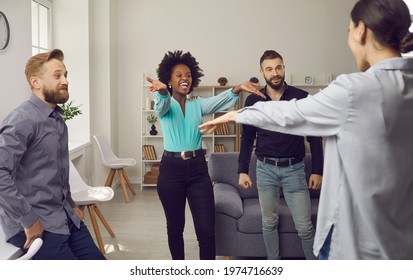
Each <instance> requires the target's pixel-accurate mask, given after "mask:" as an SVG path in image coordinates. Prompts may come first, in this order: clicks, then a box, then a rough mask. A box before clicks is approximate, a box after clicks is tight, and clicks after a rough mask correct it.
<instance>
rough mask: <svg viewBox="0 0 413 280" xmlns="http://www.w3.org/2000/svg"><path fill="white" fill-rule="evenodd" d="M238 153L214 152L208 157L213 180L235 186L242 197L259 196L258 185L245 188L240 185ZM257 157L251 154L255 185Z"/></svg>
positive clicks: (252, 175) (254, 183) (251, 173)
mask: <svg viewBox="0 0 413 280" xmlns="http://www.w3.org/2000/svg"><path fill="white" fill-rule="evenodd" d="M238 155H239V153H237V152H228V153H213V154H211V155H210V156H209V159H208V170H209V175H210V176H211V180H212V181H213V182H220V183H226V184H229V185H232V186H234V188H236V189H237V190H238V192H239V195H240V196H241V198H254V197H258V190H257V188H256V187H252V188H248V189H244V188H242V187H240V186H239V185H238V178H239V175H238ZM256 162H257V160H256V157H255V155H252V156H251V163H250V170H251V171H254V172H250V177H251V181H252V182H253V186H256V176H255V168H256Z"/></svg>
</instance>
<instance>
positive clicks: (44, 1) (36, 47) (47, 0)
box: [31, 0, 53, 55]
mask: <svg viewBox="0 0 413 280" xmlns="http://www.w3.org/2000/svg"><path fill="white" fill-rule="evenodd" d="M31 3H32V4H33V3H36V4H37V5H42V6H44V7H46V8H47V9H48V10H49V12H48V15H47V29H48V32H47V46H46V47H42V46H41V45H40V34H41V32H40V31H39V30H40V20H39V13H38V17H37V19H38V20H37V21H36V22H34V19H32V24H33V25H35V24H37V30H38V38H37V44H34V43H33V41H32V55H35V54H38V53H41V52H47V51H49V50H50V49H51V48H52V34H53V32H52V13H53V0H32V1H31ZM38 11H39V9H38ZM32 36H33V35H32Z"/></svg>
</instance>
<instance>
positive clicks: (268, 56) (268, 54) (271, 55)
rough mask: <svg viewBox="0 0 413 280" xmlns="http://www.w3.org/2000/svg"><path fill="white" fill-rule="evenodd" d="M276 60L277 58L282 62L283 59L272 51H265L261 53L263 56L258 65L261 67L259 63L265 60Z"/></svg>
mask: <svg viewBox="0 0 413 280" xmlns="http://www.w3.org/2000/svg"><path fill="white" fill-rule="evenodd" d="M276 58H279V59H281V60H282V61H284V59H283V57H282V56H281V55H280V54H279V53H278V52H276V51H273V50H268V51H265V52H264V53H263V55H262V56H261V59H260V65H261V63H262V62H263V61H264V60H266V59H276Z"/></svg>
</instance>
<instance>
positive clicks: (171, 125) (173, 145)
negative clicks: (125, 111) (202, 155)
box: [155, 88, 238, 152]
mask: <svg viewBox="0 0 413 280" xmlns="http://www.w3.org/2000/svg"><path fill="white" fill-rule="evenodd" d="M237 101H238V94H233V93H232V88H230V89H228V90H226V91H224V92H222V93H221V94H219V95H216V96H212V97H209V98H202V97H197V98H194V99H187V100H186V104H185V115H184V114H183V112H182V109H181V106H180V105H179V103H178V101H176V100H175V98H172V97H171V95H170V94H167V95H162V94H160V93H159V92H157V93H156V95H155V112H156V114H157V115H158V116H159V118H160V123H161V127H162V132H163V138H164V149H165V150H166V151H169V152H181V151H184V150H188V151H194V150H198V149H201V147H202V135H201V133H200V131H199V128H198V126H199V125H200V124H201V123H202V116H204V115H208V114H212V113H215V112H219V111H223V110H226V109H229V108H231V107H233V106H234V105H235V104H236V103H237Z"/></svg>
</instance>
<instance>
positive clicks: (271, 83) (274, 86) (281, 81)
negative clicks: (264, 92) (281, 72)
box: [264, 76, 285, 90]
mask: <svg viewBox="0 0 413 280" xmlns="http://www.w3.org/2000/svg"><path fill="white" fill-rule="evenodd" d="M273 78H280V82H279V83H278V84H274V83H273V82H271V80H267V78H265V77H264V79H265V82H266V83H267V85H269V86H270V87H271V88H272V89H275V90H279V89H280V88H281V87H282V86H283V85H284V81H285V77H284V76H276V77H273Z"/></svg>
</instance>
